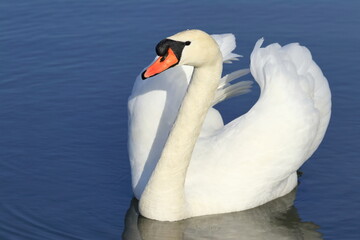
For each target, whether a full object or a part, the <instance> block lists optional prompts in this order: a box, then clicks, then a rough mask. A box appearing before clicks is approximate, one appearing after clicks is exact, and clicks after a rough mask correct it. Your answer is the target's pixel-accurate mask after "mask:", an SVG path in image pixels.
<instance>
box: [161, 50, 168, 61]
mask: <svg viewBox="0 0 360 240" xmlns="http://www.w3.org/2000/svg"><path fill="white" fill-rule="evenodd" d="M168 55H169V52H167V53H166V54H165V55H164V56H162V57H161V58H160V62H163V61H164V60H165V59H166V57H167V56H168Z"/></svg>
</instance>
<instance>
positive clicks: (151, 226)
mask: <svg viewBox="0 0 360 240" xmlns="http://www.w3.org/2000/svg"><path fill="white" fill-rule="evenodd" d="M295 195H296V190H294V191H292V192H291V193H289V194H288V195H286V196H284V197H282V198H278V199H276V200H274V201H271V202H269V203H267V204H265V205H262V206H260V207H257V208H253V209H250V210H246V211H242V212H235V213H228V214H218V215H210V216H203V217H195V218H191V219H186V220H182V221H178V222H160V221H155V220H150V219H147V218H144V217H142V216H140V215H139V213H138V209H137V205H138V201H137V200H136V199H133V200H132V201H131V204H130V208H129V210H128V212H127V214H126V218H125V229H124V232H123V240H165V239H167V240H168V239H173V240H177V239H219V240H220V239H221V240H228V239H267V240H272V239H274V240H275V239H276V240H279V239H306V240H315V239H323V238H322V235H321V233H319V232H318V231H317V230H318V228H319V226H317V225H316V224H314V223H312V222H302V221H301V218H300V217H299V214H298V211H297V209H296V208H295V206H294V205H293V204H294V200H295Z"/></svg>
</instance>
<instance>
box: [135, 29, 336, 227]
mask: <svg viewBox="0 0 360 240" xmlns="http://www.w3.org/2000/svg"><path fill="white" fill-rule="evenodd" d="M263 41H264V40H263V39H260V40H258V41H257V42H256V44H255V47H254V49H253V52H252V54H251V57H250V60H251V63H250V72H251V74H252V75H253V77H254V79H255V81H256V82H257V83H258V84H259V86H260V90H261V93H260V96H259V99H258V101H257V102H256V103H255V104H254V106H253V107H252V108H251V109H250V110H249V111H248V112H247V113H245V114H244V115H242V116H240V117H238V118H236V119H234V120H233V121H231V122H230V123H228V124H226V125H224V123H223V121H222V118H221V114H220V113H219V112H218V111H217V110H216V109H214V108H213V106H214V105H215V104H216V103H218V102H220V101H223V100H225V99H227V98H229V97H232V96H236V95H239V94H243V93H246V92H248V91H249V89H250V87H251V84H249V82H248V81H242V82H239V83H236V84H231V83H230V81H232V80H234V79H236V78H238V77H241V76H243V75H245V74H247V73H248V70H247V69H243V70H239V71H236V72H234V73H231V74H229V75H226V76H225V77H223V78H221V74H222V67H223V62H231V61H232V60H235V59H237V58H238V57H239V55H237V54H235V53H232V50H233V49H234V48H235V38H234V36H233V35H232V34H225V35H213V36H210V35H208V34H207V33H205V32H203V31H201V30H186V31H183V32H180V33H177V34H175V35H173V36H170V37H168V38H166V39H164V40H162V41H160V42H159V43H158V44H157V46H156V53H157V55H158V57H156V58H155V60H154V61H153V63H152V64H151V65H150V66H149V67H147V68H146V69H145V70H144V71H143V72H142V73H141V74H140V75H139V76H138V77H137V79H136V81H135V84H134V88H133V91H132V94H131V95H130V97H129V101H128V109H129V142H128V146H129V158H130V165H131V171H132V186H133V191H134V195H135V197H136V198H137V199H139V211H140V213H141V215H143V216H144V217H147V218H150V219H154V220H159V221H178V220H182V219H186V218H191V217H196V216H202V215H210V214H220V213H228V212H235V211H242V210H246V209H250V208H254V207H256V206H259V205H262V204H264V203H267V202H269V201H271V200H273V199H276V198H279V197H282V196H284V195H286V194H287V193H289V192H291V190H293V189H294V188H295V186H296V185H297V173H296V171H297V170H298V169H299V168H300V166H301V165H302V164H303V163H304V162H305V161H306V160H307V159H308V158H309V157H310V156H311V155H312V154H313V153H314V151H315V150H316V149H317V148H318V146H319V144H320V142H321V141H322V139H323V137H324V135H325V132H326V129H327V126H328V123H329V120H330V115H331V93H330V89H329V85H328V82H327V79H326V78H325V77H324V75H323V73H322V71H321V70H320V68H319V67H318V66H317V64H316V63H315V62H314V61H313V60H312V56H311V53H310V51H309V50H308V49H307V48H306V47H303V46H300V45H299V44H297V43H292V44H288V45H286V46H283V47H281V46H280V45H279V44H271V45H269V46H267V47H265V48H262V47H261V46H262V44H263ZM165 70H166V71H165ZM237 108H241V106H234V110H236V109H237Z"/></svg>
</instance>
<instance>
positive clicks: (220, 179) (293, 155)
mask: <svg viewBox="0 0 360 240" xmlns="http://www.w3.org/2000/svg"><path fill="white" fill-rule="evenodd" d="M261 44H262V40H260V41H258V42H257V44H256V45H255V48H254V50H253V52H252V55H251V73H252V75H253V76H254V78H255V80H256V81H257V82H258V84H259V85H260V88H261V95H260V97H259V100H258V101H257V103H256V104H255V105H254V106H253V107H252V108H251V109H250V110H249V112H247V113H246V114H244V115H243V116H241V117H239V118H237V119H235V120H233V121H232V122H230V123H228V124H227V125H225V126H224V127H223V128H221V129H219V130H217V131H216V132H215V133H214V134H213V135H211V136H207V137H203V138H200V139H199V140H198V142H197V144H196V146H195V149H194V153H193V156H192V160H191V162H190V166H189V168H188V172H187V179H186V188H185V189H186V190H187V192H186V194H187V197H188V201H194V202H198V203H199V204H200V203H203V204H205V206H204V208H206V207H207V204H209V207H210V206H213V205H215V206H216V205H217V203H220V202H222V201H223V200H224V199H227V200H226V201H227V206H229V209H231V208H233V209H236V207H237V206H240V205H241V206H243V207H244V206H246V207H245V208H249V207H252V206H255V205H259V204H262V203H264V202H267V201H270V200H271V199H273V198H276V197H279V196H281V195H283V194H285V193H287V192H289V191H290V190H291V189H292V188H293V187H294V186H295V185H296V170H297V169H298V168H299V167H300V166H301V165H302V164H303V163H304V161H306V160H307V159H308V158H309V157H310V155H311V154H312V153H313V152H314V151H315V149H316V148H317V146H318V145H319V144H320V142H321V140H322V138H323V136H324V133H325V130H326V128H327V125H328V122H329V118H330V111H331V109H330V108H331V95H330V90H329V87H328V83H327V80H326V78H325V77H324V76H323V74H322V73H321V71H320V69H319V67H318V66H317V65H316V63H315V62H314V61H313V60H312V57H311V54H310V52H309V51H308V50H307V49H306V48H305V47H302V46H299V45H298V44H290V45H287V46H285V47H281V46H280V45H279V44H271V45H269V46H267V47H265V48H261ZM234 107H237V106H234ZM234 111H236V109H234ZM244 196H246V197H244ZM246 201H248V202H246ZM195 205H196V203H195ZM239 210H241V209H239Z"/></svg>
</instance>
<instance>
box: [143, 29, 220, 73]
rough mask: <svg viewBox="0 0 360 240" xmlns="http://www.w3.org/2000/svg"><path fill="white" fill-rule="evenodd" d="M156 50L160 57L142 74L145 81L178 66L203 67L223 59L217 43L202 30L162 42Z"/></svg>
mask: <svg viewBox="0 0 360 240" xmlns="http://www.w3.org/2000/svg"><path fill="white" fill-rule="evenodd" d="M155 49H156V54H157V55H158V56H159V57H158V58H157V59H156V60H155V62H154V63H153V64H152V65H150V66H149V67H148V68H147V69H146V70H145V71H144V72H143V73H142V79H143V80H145V79H147V78H149V77H152V76H155V75H157V74H159V73H161V72H163V71H165V70H166V69H169V68H171V67H174V66H176V65H190V66H194V67H201V66H204V65H207V64H210V63H212V62H213V61H215V60H218V59H221V52H220V49H219V46H218V45H217V43H216V41H215V40H214V39H213V38H212V37H211V36H210V35H208V34H207V33H205V32H203V31H201V30H186V31H183V32H180V33H177V34H175V35H173V36H171V37H168V38H166V39H164V40H161V41H160V42H159V43H158V44H157V45H156V48H155Z"/></svg>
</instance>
